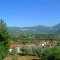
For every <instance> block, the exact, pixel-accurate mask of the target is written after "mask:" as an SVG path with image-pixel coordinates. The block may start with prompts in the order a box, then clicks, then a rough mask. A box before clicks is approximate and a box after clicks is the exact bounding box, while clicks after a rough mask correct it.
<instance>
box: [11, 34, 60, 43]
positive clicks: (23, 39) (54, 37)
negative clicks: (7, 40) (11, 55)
mask: <svg viewBox="0 0 60 60" xmlns="http://www.w3.org/2000/svg"><path fill="white" fill-rule="evenodd" d="M11 40H12V41H13V42H14V43H15V42H17V43H22V44H26V43H38V42H40V41H42V40H45V41H60V35H58V34H32V35H31V34H30V35H25V34H24V35H13V36H12V38H11Z"/></svg>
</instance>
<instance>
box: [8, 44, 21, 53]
mask: <svg viewBox="0 0 60 60" xmlns="http://www.w3.org/2000/svg"><path fill="white" fill-rule="evenodd" d="M20 46H21V45H20V44H10V46H9V52H13V50H14V49H16V52H17V53H20Z"/></svg>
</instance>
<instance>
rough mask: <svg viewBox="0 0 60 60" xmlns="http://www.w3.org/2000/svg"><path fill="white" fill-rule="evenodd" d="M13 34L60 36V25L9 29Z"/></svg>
mask: <svg viewBox="0 0 60 60" xmlns="http://www.w3.org/2000/svg"><path fill="white" fill-rule="evenodd" d="M8 30H9V32H10V33H11V34H60V23H59V24H57V25H55V26H51V27H47V26H43V25H38V26H33V27H22V28H21V27H8Z"/></svg>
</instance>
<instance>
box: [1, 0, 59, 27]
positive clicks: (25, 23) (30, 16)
mask: <svg viewBox="0 0 60 60" xmlns="http://www.w3.org/2000/svg"><path fill="white" fill-rule="evenodd" d="M0 19H3V20H4V21H5V22H6V24H7V26H9V27H29V26H36V25H45V26H53V25H56V24H58V23H60V0H0Z"/></svg>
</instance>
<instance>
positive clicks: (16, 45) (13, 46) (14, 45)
mask: <svg viewBox="0 0 60 60" xmlns="http://www.w3.org/2000/svg"><path fill="white" fill-rule="evenodd" d="M18 46H20V45H19V44H11V45H10V46H9V48H16V47H18Z"/></svg>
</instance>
